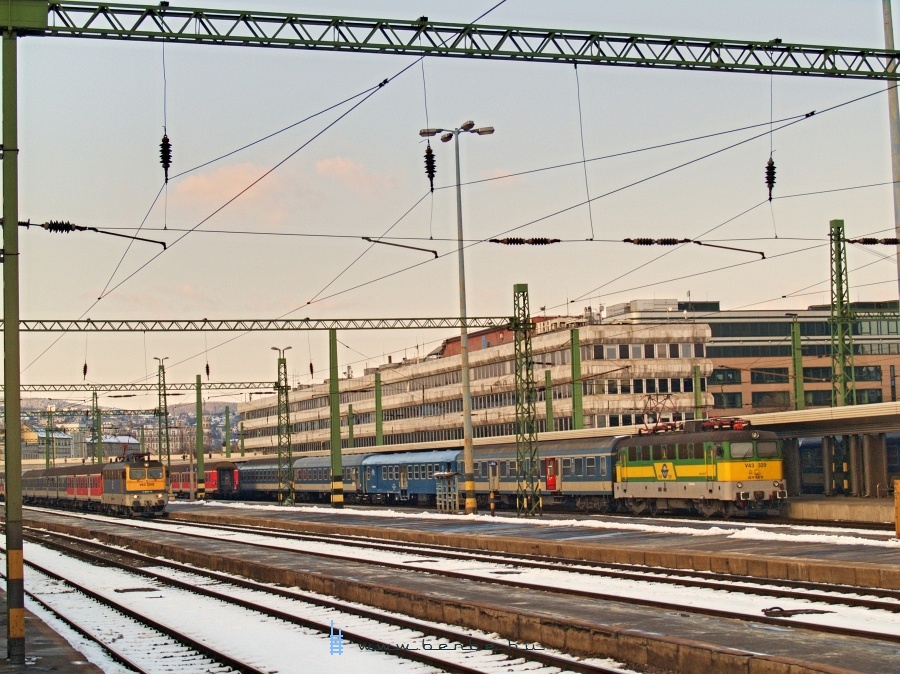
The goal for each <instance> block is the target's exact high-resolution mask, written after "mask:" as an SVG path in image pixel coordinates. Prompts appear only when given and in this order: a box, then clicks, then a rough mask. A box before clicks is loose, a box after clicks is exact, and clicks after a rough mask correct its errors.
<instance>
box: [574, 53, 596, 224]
mask: <svg viewBox="0 0 900 674" xmlns="http://www.w3.org/2000/svg"><path fill="white" fill-rule="evenodd" d="M572 65H573V66H574V70H575V92H576V95H577V97H578V133H579V136H580V138H581V168H582V170H583V171H584V193H585V196H586V197H587V212H588V222H589V223H590V225H591V239H593V238H594V214H593V208H592V207H591V186H590V183H589V182H588V174H587V155H586V154H585V149H584V119H583V118H582V114H581V80H580V79H579V77H578V64H577V63H573V64H572Z"/></svg>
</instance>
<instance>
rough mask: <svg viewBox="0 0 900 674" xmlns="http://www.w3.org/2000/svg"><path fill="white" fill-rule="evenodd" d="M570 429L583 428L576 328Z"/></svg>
mask: <svg viewBox="0 0 900 674" xmlns="http://www.w3.org/2000/svg"><path fill="white" fill-rule="evenodd" d="M571 349H572V354H571V360H572V429H573V430H576V431H577V430H580V429H582V428H584V403H583V396H582V386H581V339H580V337H579V336H578V328H574V329H573V330H572V340H571Z"/></svg>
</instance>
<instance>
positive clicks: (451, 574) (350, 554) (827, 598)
mask: <svg viewBox="0 0 900 674" xmlns="http://www.w3.org/2000/svg"><path fill="white" fill-rule="evenodd" d="M84 517H88V518H89V519H90V518H91V517H93V516H84ZM132 524H133V525H135V526H142V527H154V528H164V529H166V530H168V531H171V532H172V533H173V534H179V535H185V536H198V535H201V536H206V537H210V538H216V537H219V536H221V533H222V532H229V533H230V534H234V535H239V534H244V535H247V534H249V535H251V539H246V540H243V541H240V543H241V544H242V545H251V546H253V547H256V548H260V549H269V550H290V551H292V552H296V553H298V554H310V555H315V556H316V557H317V558H329V559H333V560H335V561H346V562H356V563H365V564H372V565H377V566H380V567H384V568H387V569H395V570H403V571H409V570H410V569H415V570H417V571H419V572H423V573H429V574H433V575H439V576H443V577H447V578H455V579H465V580H473V581H477V582H489V583H492V584H496V585H505V586H508V587H510V588H516V589H526V590H529V591H540V592H543V593H564V594H565V595H566V596H578V597H585V598H589V599H597V600H605V601H615V602H621V601H623V600H624V601H627V602H628V603H629V604H632V605H640V606H646V607H651V608H658V609H663V610H669V611H673V610H674V611H679V612H682V613H693V614H700V615H706V616H713V617H717V618H728V619H737V620H742V621H745V622H752V623H759V624H765V625H776V626H779V627H786V626H790V627H794V628H798V627H802V628H803V629H806V630H812V631H817V632H824V633H833V634H841V635H849V636H853V637H857V638H863V639H872V640H878V641H887V642H892V643H900V617H898V614H900V601H898V600H900V592H898V591H894V590H882V589H879V588H870V589H866V590H864V589H861V588H859V587H848V586H835V585H824V584H820V583H809V582H803V581H786V580H781V581H775V580H769V579H766V580H761V579H756V578H752V577H748V576H737V575H733V574H718V573H711V572H696V571H687V570H684V571H673V570H671V569H662V568H651V567H646V566H637V565H626V564H608V563H591V562H573V561H572V560H570V559H558V558H548V557H542V556H539V555H509V554H496V553H490V554H487V553H479V552H473V551H472V550H467V549H452V548H447V547H443V546H436V545H419V544H416V545H411V544H408V543H403V544H397V543H389V542H385V541H383V540H378V539H361V538H359V537H349V536H338V535H332V534H329V535H328V536H327V537H326V536H319V535H312V534H299V533H294V532H286V531H284V530H282V529H278V528H272V527H247V526H228V525H221V524H198V523H190V524H186V523H185V524H181V523H179V524H176V523H173V522H168V523H165V522H152V523H132ZM204 531H206V532H209V533H203V532H204ZM232 540H234V539H232ZM235 542H238V541H235ZM361 550H362V551H364V552H361ZM411 556H412V557H413V558H412V559H410V557H411ZM535 574H538V575H535ZM636 583H637V585H635V584H636ZM660 587H665V588H666V589H665V591H661V590H659V588H660ZM684 589H689V590H690V591H691V592H692V593H693V592H696V591H699V592H701V593H705V594H703V595H696V594H690V595H687V594H685V593H684V591H683V590H684ZM721 592H728V593H729V596H730V598H731V600H730V601H728V602H723V601H722V598H721V595H720V593H721ZM707 595H708V596H710V597H712V598H711V599H705V597H706V596H707ZM661 596H668V597H671V599H666V600H661V599H658V598H652V597H661ZM698 597H699V598H698ZM788 602H791V603H788ZM725 603H727V604H729V605H730V604H734V605H737V606H742V607H743V608H742V609H741V610H734V609H724V608H721V606H722V605H723V604H725ZM848 614H850V615H848ZM892 616H893V617H892ZM832 618H840V620H839V621H837V622H835V621H833V620H831V619H832ZM848 623H853V625H854V626H852V627H851V626H849V625H848ZM857 625H872V628H871V629H864V628H862V627H858V626H857Z"/></svg>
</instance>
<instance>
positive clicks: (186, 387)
mask: <svg viewBox="0 0 900 674" xmlns="http://www.w3.org/2000/svg"><path fill="white" fill-rule="evenodd" d="M165 387H166V391H196V390H197V384H196V382H194V383H191V384H173V383H171V382H166V383H165ZM203 389H204V390H205V391H247V390H250V389H263V390H267V391H272V392H273V393H274V392H275V382H272V381H264V382H259V381H232V382H210V383H208V384H204V385H203ZM2 390H3V389H2V387H0V391H2ZM21 391H22V393H81V392H84V393H90V392H92V391H97V392H99V393H103V392H110V391H116V392H135V393H156V392H157V391H159V384H158V383H155V382H154V383H152V384H22V386H21Z"/></svg>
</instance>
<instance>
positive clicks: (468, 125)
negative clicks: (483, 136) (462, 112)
mask: <svg viewBox="0 0 900 674" xmlns="http://www.w3.org/2000/svg"><path fill="white" fill-rule="evenodd" d="M474 126H475V122H473V121H472V120H471V119H470V120H468V121H466V122H463V123H462V125H461V126H460V127H459V130H460V131H471V130H472V129H473V128H474Z"/></svg>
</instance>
